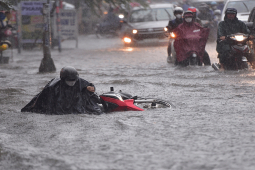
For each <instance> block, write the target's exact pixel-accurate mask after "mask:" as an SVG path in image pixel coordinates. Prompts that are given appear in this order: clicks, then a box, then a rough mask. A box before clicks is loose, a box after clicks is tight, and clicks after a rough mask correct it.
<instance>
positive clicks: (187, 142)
mask: <svg viewBox="0 0 255 170" xmlns="http://www.w3.org/2000/svg"><path fill="white" fill-rule="evenodd" d="M166 48H167V45H166V44H165V45H164V44H163V45H162V44H161V45H155V43H154V44H153V43H146V44H145V45H144V44H143V45H140V47H138V48H137V47H133V48H130V47H123V44H122V42H121V40H120V39H118V38H110V39H97V38H96V36H95V35H90V36H80V37H79V47H78V49H77V48H75V41H71V40H70V41H65V42H63V51H62V52H61V53H59V52H58V51H57V49H54V50H52V51H51V52H52V58H53V60H54V63H55V66H56V68H57V71H56V72H55V73H48V74H38V68H39V66H40V63H41V59H42V57H43V53H42V51H41V50H39V49H35V50H33V51H22V53H21V54H17V52H16V50H14V52H13V53H14V57H13V61H11V62H10V63H9V64H6V65H0V93H1V95H0V108H1V109H0V169H1V170H34V169H36V170H117V169H130V170H134V169H144V170H149V169H151V170H161V169H162V170H170V169H171V170H241V169H242V170H254V169H255V161H254V160H255V108H254V99H255V97H254V94H255V72H254V71H253V70H248V71H239V72H237V71H228V72H216V71H214V70H213V68H212V67H211V66H206V67H186V68H183V67H176V66H174V65H172V64H168V63H167V62H166V55H167V52H166ZM206 49H207V51H208V53H209V55H210V57H211V62H212V63H214V62H218V59H217V58H216V55H217V54H216V51H215V44H214V43H209V44H207V47H206ZM67 65H70V66H73V67H75V68H76V69H77V70H78V72H79V75H80V77H81V78H84V79H85V80H87V81H89V82H92V83H93V84H94V85H95V86H96V92H97V93H98V94H102V93H104V92H108V91H109V90H110V87H114V88H115V90H116V91H118V90H122V91H123V92H127V93H131V94H133V95H137V96H142V97H153V98H160V99H163V100H166V101H169V102H170V103H172V104H173V107H172V108H171V109H169V108H157V109H147V110H145V111H142V112H139V111H137V112H132V111H128V112H114V113H110V114H104V115H99V116H98V115H85V114H81V115H44V114H36V113H21V112H20V110H21V108H22V107H24V106H25V105H26V104H27V103H28V102H29V101H30V100H31V99H32V98H33V96H35V95H36V94H37V93H39V92H40V91H41V90H42V88H43V87H44V86H45V85H46V84H47V83H48V81H50V80H51V79H52V78H54V77H58V76H59V72H60V69H61V68H62V67H64V66H67Z"/></svg>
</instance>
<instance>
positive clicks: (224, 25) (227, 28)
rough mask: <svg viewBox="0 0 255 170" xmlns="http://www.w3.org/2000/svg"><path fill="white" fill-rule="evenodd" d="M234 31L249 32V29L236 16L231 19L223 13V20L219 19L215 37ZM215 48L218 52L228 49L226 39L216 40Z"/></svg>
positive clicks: (224, 51)
mask: <svg viewBox="0 0 255 170" xmlns="http://www.w3.org/2000/svg"><path fill="white" fill-rule="evenodd" d="M235 33H244V34H249V33H250V30H249V29H248V27H247V26H246V25H245V23H244V22H242V21H239V20H238V18H237V17H235V19H234V20H232V21H231V20H230V19H228V18H227V15H225V18H224V21H221V22H220V23H219V25H218V31H217V38H218V39H219V38H220V37H222V36H227V35H230V34H235ZM216 50H217V52H218V53H226V52H228V51H229V50H230V46H229V44H228V42H227V41H221V42H219V41H217V48H216Z"/></svg>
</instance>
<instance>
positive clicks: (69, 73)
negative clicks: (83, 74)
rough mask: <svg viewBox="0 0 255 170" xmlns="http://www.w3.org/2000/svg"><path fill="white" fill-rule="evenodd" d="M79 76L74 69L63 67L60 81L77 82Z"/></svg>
mask: <svg viewBox="0 0 255 170" xmlns="http://www.w3.org/2000/svg"><path fill="white" fill-rule="evenodd" d="M78 78H79V74H78V72H77V70H76V69H75V68H74V67H71V66H66V67H63V68H62V69H61V71H60V79H61V80H67V81H77V80H78Z"/></svg>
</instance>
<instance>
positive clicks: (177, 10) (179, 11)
mask: <svg viewBox="0 0 255 170" xmlns="http://www.w3.org/2000/svg"><path fill="white" fill-rule="evenodd" d="M182 13H183V9H182V7H175V8H174V15H176V14H182Z"/></svg>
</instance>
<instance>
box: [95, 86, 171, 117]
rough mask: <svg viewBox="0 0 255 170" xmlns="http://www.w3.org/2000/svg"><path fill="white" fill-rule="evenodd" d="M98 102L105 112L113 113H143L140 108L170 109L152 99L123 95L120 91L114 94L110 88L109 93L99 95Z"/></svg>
mask: <svg viewBox="0 0 255 170" xmlns="http://www.w3.org/2000/svg"><path fill="white" fill-rule="evenodd" d="M100 101H101V103H102V106H103V108H104V111H105V112H114V111H143V110H144V109H142V108H158V107H165V108H171V104H170V103H168V102H166V101H164V100H161V99H154V98H143V97H138V96H132V95H131V94H128V93H123V92H122V91H121V90H120V91H119V92H115V91H114V88H113V87H111V88H110V92H107V93H103V94H102V95H100Z"/></svg>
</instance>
